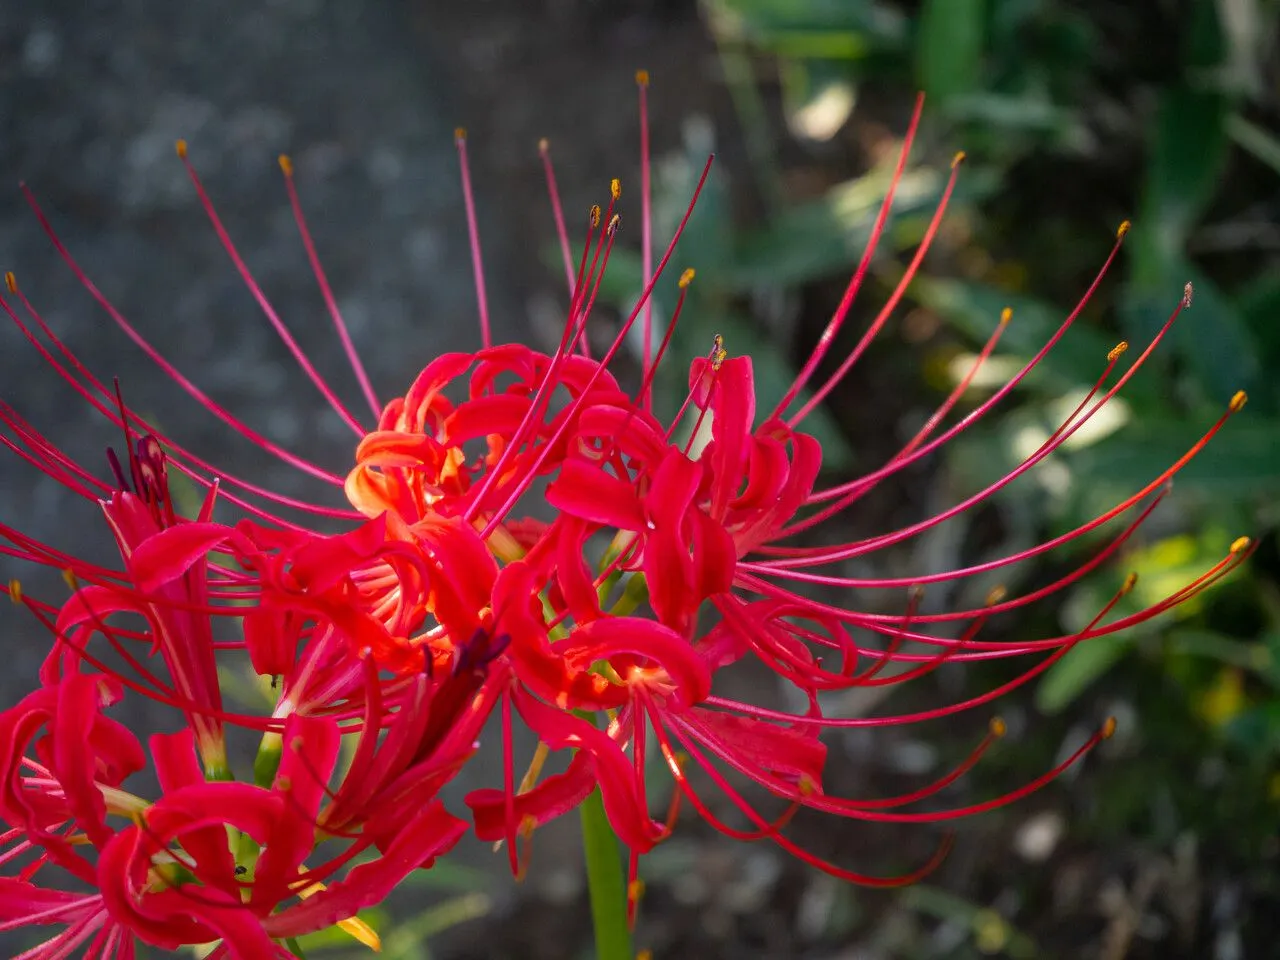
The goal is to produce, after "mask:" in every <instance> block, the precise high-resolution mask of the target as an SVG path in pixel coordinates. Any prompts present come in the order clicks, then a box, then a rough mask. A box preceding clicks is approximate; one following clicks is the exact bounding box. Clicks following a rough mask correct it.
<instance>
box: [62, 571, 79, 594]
mask: <svg viewBox="0 0 1280 960" xmlns="http://www.w3.org/2000/svg"><path fill="white" fill-rule="evenodd" d="M62 581H63V582H64V583H65V584H66V585H67V586H68V587H70V588H71V589H72V590H79V589H80V581H79V580H77V579H76V573H75V571H74V570H72V569H71V568H70V567H67V568H65V569H64V570H63V571H62Z"/></svg>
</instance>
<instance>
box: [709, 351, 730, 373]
mask: <svg viewBox="0 0 1280 960" xmlns="http://www.w3.org/2000/svg"><path fill="white" fill-rule="evenodd" d="M728 356H729V351H728V350H717V351H716V355H715V356H714V357H712V358H711V369H712V370H719V369H720V365H721V364H722V363H724V361H725V359H726V358H727V357H728Z"/></svg>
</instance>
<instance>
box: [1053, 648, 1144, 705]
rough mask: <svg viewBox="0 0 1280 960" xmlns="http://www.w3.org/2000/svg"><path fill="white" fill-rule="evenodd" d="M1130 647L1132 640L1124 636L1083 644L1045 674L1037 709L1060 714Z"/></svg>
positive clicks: (1069, 652)
mask: <svg viewBox="0 0 1280 960" xmlns="http://www.w3.org/2000/svg"><path fill="white" fill-rule="evenodd" d="M1131 646H1132V644H1131V638H1130V637H1128V636H1125V635H1120V636H1115V635H1111V636H1105V637H1095V638H1093V639H1092V640H1085V641H1083V642H1082V643H1080V644H1079V645H1077V646H1076V647H1074V648H1073V649H1072V650H1070V651H1068V652H1067V654H1066V655H1065V656H1063V658H1062V659H1061V660H1059V661H1058V662H1057V663H1055V664H1054V665H1053V666H1052V667H1050V668H1049V669H1048V670H1047V671H1046V672H1045V675H1044V677H1043V679H1041V681H1040V683H1039V685H1038V686H1037V687H1036V706H1037V707H1039V708H1040V710H1041V711H1043V712H1044V713H1049V714H1053V713H1059V712H1061V711H1062V710H1064V709H1065V708H1066V707H1068V706H1069V705H1070V704H1071V702H1072V701H1073V700H1075V699H1076V697H1078V696H1080V694H1081V693H1083V692H1084V691H1085V689H1086V688H1087V687H1089V686H1090V685H1091V684H1092V683H1093V682H1094V681H1095V680H1097V679H1098V678H1099V677H1101V676H1102V675H1103V674H1104V673H1106V672H1107V671H1108V670H1109V669H1111V667H1112V665H1114V664H1115V662H1116V661H1117V660H1119V659H1120V658H1121V657H1122V656H1123V655H1124V654H1125V653H1127V652H1128V650H1129V648H1130V647H1131Z"/></svg>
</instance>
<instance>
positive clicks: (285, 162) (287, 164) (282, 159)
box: [276, 153, 293, 177]
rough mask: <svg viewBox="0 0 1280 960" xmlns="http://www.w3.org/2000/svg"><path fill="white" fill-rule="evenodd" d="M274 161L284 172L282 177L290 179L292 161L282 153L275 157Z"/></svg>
mask: <svg viewBox="0 0 1280 960" xmlns="http://www.w3.org/2000/svg"><path fill="white" fill-rule="evenodd" d="M276 160H277V161H278V162H279V163H280V169H281V170H282V171H283V172H284V175H285V176H286V177H292V176H293V161H292V160H290V159H289V155H288V154H287V153H282V154H280V156H278V157H276Z"/></svg>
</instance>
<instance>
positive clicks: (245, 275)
mask: <svg viewBox="0 0 1280 960" xmlns="http://www.w3.org/2000/svg"><path fill="white" fill-rule="evenodd" d="M178 158H179V159H180V160H181V161H182V165H183V167H185V168H186V171H187V176H188V177H190V178H191V183H192V186H194V187H195V188H196V196H198V197H199V198H200V206H201V207H203V208H204V212H205V216H207V217H208V218H209V223H210V225H211V226H212V227H213V232H214V233H216V234H217V235H218V241H219V242H220V243H221V244H222V249H223V250H225V251H226V252H227V256H228V257H230V258H231V263H232V264H233V265H234V266H235V268H236V273H238V274H240V279H241V281H243V283H244V285H245V288H246V289H247V290H248V291H249V294H250V295H251V296H252V297H253V299H254V300H255V301H256V302H257V304H258V307H259V308H260V309H261V310H262V313H263V315H264V316H265V317H266V318H267V320H268V322H270V324H271V327H272V329H274V330H275V332H276V333H277V334H278V335H279V337H280V339H281V341H283V342H284V345H285V346H286V347H288V349H289V353H290V354H292V355H293V359H294V360H295V361H296V362H297V364H298V366H299V367H301V368H302V371H303V372H304V373H305V374H306V375H307V378H308V379H310V381H311V382H312V383H313V384H315V387H316V389H317V390H318V391H320V395H321V396H322V397H324V398H325V400H326V401H327V402H328V404H329V406H330V407H332V408H333V411H334V412H335V413H337V414H338V416H339V417H341V418H342V420H343V422H344V423H346V424H347V426H349V427H350V428H351V430H352V432H354V433H355V434H356V435H357V436H363V435H364V433H365V429H364V428H363V427H362V426H361V425H360V423H359V422H358V421H357V420H356V418H355V417H354V416H352V415H351V411H350V410H348V409H347V408H346V405H345V404H343V402H342V401H341V400H339V399H338V395H337V394H335V393H334V392H333V389H332V388H331V387H330V386H329V385H328V384H327V383H326V382H325V380H324V378H323V377H321V376H320V374H319V373H318V372H317V371H316V368H315V367H314V366H313V365H312V363H311V360H310V359H309V358H308V357H307V355H306V354H305V353H304V352H303V350H302V348H301V347H300V346H298V342H297V341H296V340H295V339H294V338H293V334H291V333H290V332H289V329H288V327H286V326H285V325H284V321H283V320H281V319H280V315H279V314H278V313H276V311H275V308H274V307H272V306H271V302H270V301H269V300H268V299H267V295H266V294H265V293H263V292H262V288H261V287H260V286H258V281H256V280H255V279H254V278H253V274H252V273H250V272H249V267H248V266H247V265H246V264H245V262H244V259H243V258H242V257H241V256H240V252H239V251H238V250H237V249H236V246H235V244H234V243H232V242H231V235H230V234H229V233H227V229H226V227H225V226H223V223H222V218H221V217H219V216H218V211H217V208H215V207H214V205H213V201H212V200H211V199H210V198H209V194H208V191H206V190H205V188H204V183H203V182H202V181H201V179H200V176H199V174H197V173H196V168H195V166H194V164H192V163H191V161H190V160H188V159H187V143H186V141H185V140H179V141H178Z"/></svg>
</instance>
